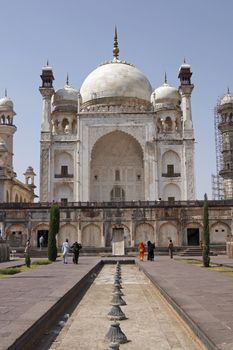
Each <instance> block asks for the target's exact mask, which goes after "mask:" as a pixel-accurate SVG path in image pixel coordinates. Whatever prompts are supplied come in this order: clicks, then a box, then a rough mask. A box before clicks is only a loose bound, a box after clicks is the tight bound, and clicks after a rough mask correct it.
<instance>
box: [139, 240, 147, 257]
mask: <svg viewBox="0 0 233 350" xmlns="http://www.w3.org/2000/svg"><path fill="white" fill-rule="evenodd" d="M138 251H139V259H140V260H141V261H143V260H144V253H145V246H144V244H143V242H142V241H140V242H139V244H138Z"/></svg>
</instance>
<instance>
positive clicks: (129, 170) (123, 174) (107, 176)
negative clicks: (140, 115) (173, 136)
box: [90, 131, 144, 201]
mask: <svg viewBox="0 0 233 350" xmlns="http://www.w3.org/2000/svg"><path fill="white" fill-rule="evenodd" d="M118 188H119V189H120V190H121V193H122V194H123V193H124V196H123V195H122V196H121V197H122V200H126V201H130V200H143V199H144V168H143V150H142V148H141V146H140V144H139V142H138V141H137V140H136V139H135V138H134V137H133V136H131V135H129V134H127V133H125V132H122V131H114V132H111V133H108V134H107V135H104V136H102V137H101V138H100V139H99V140H98V141H97V142H96V143H95V145H94V147H93V149H92V153H91V171H90V196H91V198H90V199H91V201H111V200H114V198H118V197H117V196H113V194H114V193H115V192H116V189H118Z"/></svg>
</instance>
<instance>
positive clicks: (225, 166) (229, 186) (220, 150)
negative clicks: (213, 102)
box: [215, 90, 233, 199]
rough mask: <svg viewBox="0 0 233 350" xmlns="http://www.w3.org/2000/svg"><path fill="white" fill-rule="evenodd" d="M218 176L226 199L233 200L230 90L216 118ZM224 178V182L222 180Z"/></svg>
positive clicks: (231, 98) (232, 141)
mask: <svg viewBox="0 0 233 350" xmlns="http://www.w3.org/2000/svg"><path fill="white" fill-rule="evenodd" d="M215 123H216V125H215V133H216V135H215V138H216V159H217V172H218V173H217V176H219V180H220V183H219V190H220V191H221V181H222V183H223V190H224V199H232V198H233V95H232V94H231V93H230V91H229V90H228V92H227V94H226V95H224V96H223V97H222V98H221V99H220V100H219V101H218V104H217V108H216V116H215ZM220 178H222V180H221V179H220Z"/></svg>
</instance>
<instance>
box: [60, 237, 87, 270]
mask: <svg viewBox="0 0 233 350" xmlns="http://www.w3.org/2000/svg"><path fill="white" fill-rule="evenodd" d="M81 249H82V245H81V244H80V243H78V242H74V244H72V245H71V246H70V245H69V240H68V239H66V240H65V242H64V243H63V244H62V256H63V262H64V264H68V254H69V252H72V253H73V263H74V264H78V259H79V252H80V250H81Z"/></svg>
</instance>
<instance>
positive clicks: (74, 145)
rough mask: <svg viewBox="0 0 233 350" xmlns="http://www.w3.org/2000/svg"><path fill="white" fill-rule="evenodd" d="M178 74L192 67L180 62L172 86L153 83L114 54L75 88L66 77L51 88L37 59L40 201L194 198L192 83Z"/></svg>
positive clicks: (47, 70)
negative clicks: (176, 81)
mask: <svg viewBox="0 0 233 350" xmlns="http://www.w3.org/2000/svg"><path fill="white" fill-rule="evenodd" d="M185 74H188V76H189V77H191V75H192V73H191V70H190V66H189V65H187V64H183V65H181V67H180V70H179V78H180V87H179V89H178V88H175V87H172V86H170V85H169V84H167V81H166V79H165V82H164V84H163V85H162V86H161V87H159V88H157V89H155V90H154V91H152V88H151V85H150V83H149V81H148V79H147V78H146V77H145V76H144V75H143V74H142V73H141V72H140V71H139V70H138V69H136V68H135V67H134V66H133V65H131V64H128V63H126V62H125V61H121V60H119V59H118V58H117V57H114V59H113V60H112V61H108V62H105V63H104V64H102V65H100V66H99V67H98V68H97V69H96V70H94V71H93V72H91V73H90V74H89V76H88V77H87V78H86V79H85V81H84V82H83V84H82V86H81V89H80V91H78V90H75V89H74V88H72V87H71V86H69V82H68V81H67V84H66V85H65V86H64V88H63V89H59V90H57V91H54V89H53V84H52V80H53V73H52V68H51V67H48V66H47V67H44V68H43V70H42V75H41V77H42V87H41V88H40V91H41V94H42V96H43V108H42V128H41V174H40V182H41V186H40V191H41V192H40V199H41V201H49V202H52V201H54V200H55V201H57V202H61V201H65V202H78V201H81V202H82V201H96V202H100V201H106V202H108V201H127V200H135V201H137V200H158V199H162V200H170V201H175V200H193V199H195V196H196V194H195V175H194V172H195V169H194V131H193V126H192V113H191V92H192V89H193V85H192V84H191V81H190V80H189V81H187V79H186V80H185V81H184V80H183V79H182V77H183V75H185ZM48 76H49V77H50V81H49V83H48ZM45 80H46V86H47V87H45V86H44V85H45V83H44V81H45ZM46 89H47V90H48V92H46ZM45 135H46V137H45ZM45 155H46V156H45ZM46 184H47V185H46Z"/></svg>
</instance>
